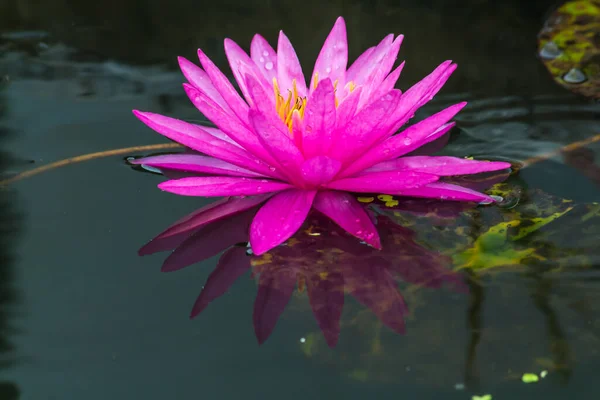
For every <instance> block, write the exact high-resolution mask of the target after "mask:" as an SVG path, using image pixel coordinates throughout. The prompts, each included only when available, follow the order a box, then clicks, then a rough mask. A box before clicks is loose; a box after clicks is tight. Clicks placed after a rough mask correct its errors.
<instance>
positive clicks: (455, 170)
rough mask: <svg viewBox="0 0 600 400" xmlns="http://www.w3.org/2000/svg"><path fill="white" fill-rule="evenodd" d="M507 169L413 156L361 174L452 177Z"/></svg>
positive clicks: (496, 164) (492, 164) (498, 165)
mask: <svg viewBox="0 0 600 400" xmlns="http://www.w3.org/2000/svg"><path fill="white" fill-rule="evenodd" d="M507 168H510V164H509V163H507V162H500V161H493V162H490V161H477V160H469V159H465V158H458V157H445V156H439V157H429V156H413V157H402V158H398V159H396V160H392V161H386V162H382V163H379V164H377V165H374V166H373V167H371V168H369V169H367V170H365V171H363V173H369V172H377V171H394V170H407V169H409V170H411V171H415V172H423V173H426V174H433V175H437V176H454V175H471V174H478V173H481V172H491V171H500V170H503V169H507Z"/></svg>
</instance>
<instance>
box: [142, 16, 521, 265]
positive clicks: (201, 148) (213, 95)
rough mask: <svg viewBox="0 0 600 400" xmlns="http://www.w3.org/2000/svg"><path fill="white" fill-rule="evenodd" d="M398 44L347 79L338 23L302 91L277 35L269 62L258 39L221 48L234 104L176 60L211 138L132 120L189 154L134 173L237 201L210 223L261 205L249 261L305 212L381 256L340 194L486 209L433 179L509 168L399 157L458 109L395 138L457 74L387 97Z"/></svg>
mask: <svg viewBox="0 0 600 400" xmlns="http://www.w3.org/2000/svg"><path fill="white" fill-rule="evenodd" d="M402 40H403V36H402V35H400V36H397V37H394V35H391V34H390V35H388V36H386V37H385V38H384V39H383V40H382V41H381V42H380V43H379V44H377V45H376V46H374V47H371V48H369V49H367V50H366V51H365V52H364V53H363V54H362V55H360V56H359V57H358V59H357V60H356V61H354V63H353V64H352V65H351V66H350V67H349V68H346V66H347V62H348V51H347V50H348V46H347V39H346V26H345V22H344V20H343V19H342V18H338V19H337V21H336V23H335V25H334V27H333V29H332V31H331V33H330V34H329V36H328V37H327V39H326V40H325V43H324V45H323V48H322V49H321V52H320V53H319V56H318V57H317V61H316V63H315V67H314V70H313V72H312V74H311V75H310V77H309V78H310V79H309V82H308V84H307V82H306V80H305V77H304V74H303V72H302V68H301V67H300V62H299V60H298V57H297V55H296V52H295V51H294V48H293V47H292V44H291V43H290V41H289V39H288V38H287V37H286V36H285V34H284V33H283V32H280V34H279V41H278V43H277V51H275V50H274V49H273V48H272V47H271V46H270V45H269V44H268V43H267V41H266V40H265V39H264V38H263V37H262V36H260V35H256V36H255V37H254V38H253V40H252V43H251V46H250V55H248V54H247V53H246V52H244V51H243V50H242V49H241V48H240V47H239V46H238V45H237V44H236V43H235V42H233V41H232V40H230V39H225V52H226V55H227V58H228V60H229V64H230V66H231V69H232V71H233V75H234V77H235V80H236V82H237V84H238V85H239V88H240V90H241V92H242V95H243V97H241V96H240V95H239V93H238V92H237V91H236V89H235V88H234V86H233V85H232V84H231V82H230V81H229V80H228V79H227V77H226V76H225V75H224V74H223V73H222V72H221V71H220V70H219V69H218V68H217V67H216V66H215V64H214V63H213V62H212V61H211V60H210V59H209V58H208V57H207V56H206V55H205V54H204V52H202V51H201V50H198V56H199V58H200V63H201V65H202V69H201V68H199V67H197V66H196V65H194V64H193V63H192V62H190V61H188V60H186V59H184V58H179V64H180V67H181V70H182V72H183V74H184V75H185V77H186V79H187V80H188V82H189V83H187V84H184V89H185V92H186V93H187V95H188V97H189V98H190V100H191V101H192V103H193V104H194V105H195V106H196V107H197V108H198V110H200V112H201V113H202V114H204V115H205V116H206V117H207V118H208V119H209V120H210V121H212V123H214V125H215V126H216V128H208V127H204V126H198V125H195V124H191V123H188V122H184V121H181V120H177V119H173V118H169V117H166V116H162V115H158V114H153V113H148V112H139V111H134V114H135V115H136V116H137V117H138V118H139V119H140V120H141V121H142V122H144V123H145V124H146V125H148V126H149V127H150V128H152V129H154V130H155V131H157V132H158V133H160V134H162V135H164V136H166V137H168V138H170V139H172V140H174V141H176V142H179V143H181V144H182V145H184V146H186V147H188V148H189V149H192V150H193V151H194V153H191V154H189V153H188V154H175V155H161V156H154V157H148V158H143V159H139V160H137V161H136V162H137V163H138V164H144V165H148V166H151V167H155V168H158V169H161V170H165V169H166V170H179V171H185V172H187V173H191V174H192V176H186V177H183V178H181V179H172V180H168V181H166V182H163V183H161V184H159V188H160V189H162V190H164V191H167V192H171V193H175V194H179V195H183V196H206V197H211V196H216V197H219V196H246V197H244V198H240V199H239V201H238V202H237V203H236V204H235V206H234V205H232V204H230V205H229V206H228V207H226V208H227V210H223V209H221V210H220V212H219V213H217V214H219V215H218V217H216V216H213V217H211V218H224V217H225V216H226V215H225V214H223V213H224V212H225V211H227V212H228V213H229V214H235V213H239V212H241V211H244V210H246V209H248V208H252V207H255V206H257V205H259V204H262V203H264V205H262V207H261V208H260V209H259V210H258V212H257V213H256V215H255V216H254V219H253V220H252V222H251V224H250V228H249V234H250V243H251V246H252V249H253V251H254V253H255V254H257V255H260V254H263V253H265V252H267V251H269V250H270V249H272V248H274V247H276V246H278V245H280V244H281V243H283V242H285V241H286V240H287V239H289V238H290V237H291V236H292V235H293V234H294V233H295V232H296V231H297V230H298V229H299V228H300V226H301V225H302V223H303V221H304V220H305V218H306V216H307V215H308V213H309V211H310V209H311V208H312V207H314V208H315V209H316V210H318V211H320V212H321V213H323V214H324V215H326V216H327V217H329V218H331V219H332V220H333V221H334V222H335V223H337V224H338V225H339V226H340V227H341V228H343V229H345V230H346V231H348V232H349V233H350V234H352V235H354V236H356V237H357V238H360V239H361V240H363V241H365V242H366V243H368V244H370V245H371V246H373V247H375V248H378V249H379V248H381V243H380V239H379V236H378V234H377V230H376V228H375V226H374V224H373V221H372V220H371V219H370V218H369V216H368V215H367V213H366V212H365V210H364V208H363V207H362V206H361V205H360V203H359V202H357V201H356V199H355V197H354V196H352V195H350V194H349V193H347V192H357V193H364V192H369V193H372V192H377V193H383V194H389V195H395V196H410V197H418V198H438V199H445V200H457V201H471V202H472V201H475V202H484V203H491V202H493V201H494V200H493V199H492V198H490V197H489V196H486V195H485V194H482V193H479V192H476V191H474V190H471V189H467V188H463V187H461V186H457V185H453V184H449V183H445V182H442V181H440V177H446V176H454V175H465V174H474V173H480V172H486V171H496V170H502V169H506V168H509V166H510V165H509V164H508V163H504V162H486V161H475V160H468V159H462V158H454V157H428V156H406V155H407V154H409V153H413V152H415V151H416V150H418V149H419V148H420V147H421V146H424V145H426V144H428V143H431V142H433V141H435V140H436V139H438V138H440V137H442V136H443V135H444V134H445V133H447V132H448V131H449V130H450V128H451V127H452V126H453V123H452V122H450V120H451V119H452V118H453V117H454V116H455V115H456V113H458V111H459V110H461V109H462V108H463V107H464V106H465V105H466V103H464V102H462V103H458V104H455V105H453V106H450V107H448V108H446V109H445V110H442V111H440V112H438V113H437V114H435V115H432V116H430V117H429V118H427V119H425V120H423V121H420V122H418V123H416V124H414V125H412V126H410V127H408V128H407V129H405V130H404V131H402V132H400V133H397V131H398V129H399V128H400V127H402V126H403V125H404V124H405V123H406V122H407V121H408V120H409V119H410V118H411V117H412V116H413V115H414V113H415V111H416V110H417V109H418V108H419V107H421V106H422V105H424V104H425V103H427V102H428V101H429V100H431V99H432V98H433V97H434V96H435V95H436V93H437V92H438V91H439V90H440V89H441V88H442V86H443V85H444V83H445V82H446V80H447V79H448V78H449V77H450V75H451V74H452V72H453V71H454V70H455V68H456V65H455V64H453V63H452V62H451V61H446V62H443V63H442V64H441V65H440V66H439V67H437V68H436V69H435V70H434V71H433V72H432V73H431V74H430V75H428V76H426V77H425V78H424V79H423V80H421V81H420V82H418V83H417V84H415V85H414V86H413V87H411V88H410V89H408V90H407V91H406V92H404V93H402V92H401V91H400V90H398V89H395V88H394V86H395V84H396V81H397V80H398V77H399V76H400V72H401V70H402V67H403V65H404V63H402V64H400V65H399V66H398V67H397V68H395V69H393V66H394V63H395V61H396V57H397V54H398V51H399V49H400V44H401V43H402ZM392 69H393V70H392ZM403 156H405V157H403ZM194 174H195V175H196V176H193V175H194ZM203 218H204V219H203V221H204V223H206V222H207V221H208V220H207V219H206V218H209V217H206V216H204V217H203Z"/></svg>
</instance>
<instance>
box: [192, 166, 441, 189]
mask: <svg viewBox="0 0 600 400" xmlns="http://www.w3.org/2000/svg"><path fill="white" fill-rule="evenodd" d="M187 179H191V178H187ZM232 179H234V178H232ZM241 179H244V178H241ZM437 180H438V177H437V176H435V175H430V174H423V173H418V172H412V171H387V172H374V173H372V174H366V175H361V176H358V177H355V178H345V179H340V180H336V181H333V182H331V183H328V184H326V185H324V186H325V187H328V188H330V189H336V190H344V191H348V192H358V193H374V192H377V193H383V194H394V193H398V192H399V191H403V190H406V189H412V188H416V187H419V186H422V185H426V184H428V183H432V182H435V181H437Z"/></svg>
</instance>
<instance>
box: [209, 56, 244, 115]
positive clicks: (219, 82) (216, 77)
mask: <svg viewBox="0 0 600 400" xmlns="http://www.w3.org/2000/svg"><path fill="white" fill-rule="evenodd" d="M198 58H199V59H200V64H202V68H204V71H206V73H207V74H208V76H209V77H210V80H211V81H212V83H213V85H214V86H215V88H216V89H217V91H218V92H219V93H220V94H221V96H222V97H223V99H224V100H225V102H226V103H227V104H228V105H229V107H230V108H231V109H232V110H233V112H234V113H235V115H236V116H237V117H238V118H239V119H240V121H242V122H243V123H247V122H248V117H247V116H248V104H246V103H245V102H244V100H242V98H241V97H240V95H239V94H238V92H237V91H236V90H235V88H234V87H233V85H232V84H231V82H230V81H229V79H227V77H226V76H225V75H224V74H223V73H222V72H221V71H220V70H219V68H217V66H216V65H215V64H214V63H213V62H212V61H211V60H210V58H208V57H207V56H206V54H204V53H203V52H202V50H200V49H198ZM209 119H210V118H209ZM213 122H214V121H213Z"/></svg>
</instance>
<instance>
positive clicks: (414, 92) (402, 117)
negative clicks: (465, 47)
mask: <svg viewBox="0 0 600 400" xmlns="http://www.w3.org/2000/svg"><path fill="white" fill-rule="evenodd" d="M455 69H456V64H452V62H451V61H445V62H443V63H442V64H440V65H439V66H438V67H437V68H436V69H435V70H434V71H433V72H432V73H431V74H429V75H427V76H426V77H425V78H423V79H422V80H421V81H420V82H418V83H417V84H415V85H414V86H412V87H411V88H410V89H408V90H407V91H406V92H404V95H402V98H401V99H400V102H399V103H398V107H397V108H396V110H394V113H393V116H392V118H391V120H394V121H396V122H395V123H394V124H393V125H392V126H391V129H390V130H389V134H390V135H392V134H394V133H395V132H396V131H397V130H398V129H400V127H401V126H402V125H404V124H405V123H406V122H407V121H408V120H409V119H410V118H412V116H413V115H414V113H415V112H416V111H417V110H418V109H419V108H420V107H421V106H423V105H424V104H425V103H427V102H429V101H430V100H431V99H433V97H434V96H435V95H436V94H437V92H439V91H440V89H441V88H442V87H443V86H444V84H445V83H446V81H447V80H448V78H450V75H452V72H454V70H455Z"/></svg>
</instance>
